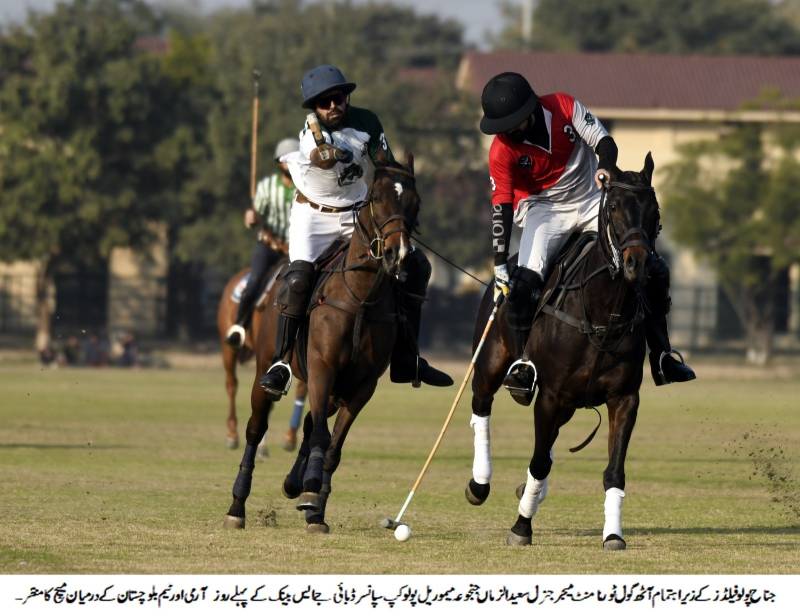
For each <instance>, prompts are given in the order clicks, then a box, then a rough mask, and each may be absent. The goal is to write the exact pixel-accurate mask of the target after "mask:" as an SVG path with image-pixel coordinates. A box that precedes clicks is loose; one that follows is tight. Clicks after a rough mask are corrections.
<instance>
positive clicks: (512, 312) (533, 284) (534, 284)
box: [506, 267, 544, 329]
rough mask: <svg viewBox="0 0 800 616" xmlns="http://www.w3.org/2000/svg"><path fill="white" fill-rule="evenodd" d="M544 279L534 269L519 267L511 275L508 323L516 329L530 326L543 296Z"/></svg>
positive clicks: (507, 313)
mask: <svg viewBox="0 0 800 616" xmlns="http://www.w3.org/2000/svg"><path fill="white" fill-rule="evenodd" d="M543 287H544V281H543V280H542V277H541V276H539V274H537V273H536V272H534V271H533V270H529V269H528V268H527V267H517V268H516V269H515V270H514V273H513V274H512V275H511V290H510V292H509V294H508V304H509V305H508V312H506V316H507V319H508V324H509V325H510V326H511V327H512V328H514V329H528V328H530V325H531V321H532V320H533V315H534V314H535V313H536V306H537V305H538V304H539V298H540V297H541V296H542V288H543Z"/></svg>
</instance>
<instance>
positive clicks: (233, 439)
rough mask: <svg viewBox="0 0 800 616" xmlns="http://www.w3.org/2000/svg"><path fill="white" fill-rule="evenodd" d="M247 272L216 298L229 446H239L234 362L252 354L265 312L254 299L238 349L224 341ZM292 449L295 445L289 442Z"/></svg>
mask: <svg viewBox="0 0 800 616" xmlns="http://www.w3.org/2000/svg"><path fill="white" fill-rule="evenodd" d="M285 262H286V260H285V259H283V260H281V261H279V262H278V263H277V265H275V267H274V268H273V271H270V273H269V275H268V279H269V280H270V281H271V280H272V277H273V272H275V273H276V270H277V269H279V268H280V267H281V266H282V265H283V264H284V263H285ZM249 272H250V268H249V267H247V268H245V269H243V270H241V271H240V272H238V273H236V274H234V276H232V277H231V279H230V280H228V282H227V284H226V285H225V288H224V289H223V290H222V297H220V298H219V304H218V306H217V333H218V335H219V343H220V348H221V349H222V365H223V367H224V368H225V391H226V392H227V394H228V417H227V419H226V427H227V429H228V433H227V435H226V437H225V444H226V446H227V447H228V449H237V448H238V447H239V431H238V420H237V418H236V391H237V389H238V388H239V380H238V379H237V378H236V365H237V364H243V363H245V362H246V361H248V360H249V359H250V358H251V357H253V340H255V339H256V338H257V336H258V328H259V325H260V324H261V315H262V314H263V312H264V305H265V303H266V302H265V301H259V302H257V304H256V306H255V308H254V309H253V318H252V320H251V321H250V327H248V328H247V335H246V337H245V341H244V344H243V345H242V346H241V347H240V348H239V349H234V348H233V347H232V346H231V345H229V344H227V343H226V342H225V336H226V335H227V331H228V328H230V326H231V325H233V323H234V322H235V321H236V310H237V308H238V303H237V302H236V301H234V299H233V295H234V290H235V289H236V287H237V285H239V284H240V283H241V282H242V281H243V278H244V277H245V276H246V275H247V274H248V273H249ZM305 396H306V384H305V382H303V381H302V380H299V379H298V381H297V385H296V397H297V398H299V399H303V398H305ZM292 449H294V446H293V445H292ZM265 451H266V450H264V449H262V450H261V451H260V455H263V454H264V453H265Z"/></svg>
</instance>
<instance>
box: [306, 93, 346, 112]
mask: <svg viewBox="0 0 800 616" xmlns="http://www.w3.org/2000/svg"><path fill="white" fill-rule="evenodd" d="M346 100H347V95H346V94H344V93H342V92H334V93H333V94H326V95H324V96H320V97H319V98H318V99H316V100H315V101H314V106H315V107H317V108H319V109H328V108H329V107H330V106H331V103H333V104H334V105H336V106H337V107H338V106H339V105H342V104H344V102H345V101H346Z"/></svg>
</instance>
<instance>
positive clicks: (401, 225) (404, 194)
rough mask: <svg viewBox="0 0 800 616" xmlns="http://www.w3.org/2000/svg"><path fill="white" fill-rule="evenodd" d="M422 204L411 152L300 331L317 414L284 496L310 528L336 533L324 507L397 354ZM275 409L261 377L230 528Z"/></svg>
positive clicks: (358, 219) (387, 173)
mask: <svg viewBox="0 0 800 616" xmlns="http://www.w3.org/2000/svg"><path fill="white" fill-rule="evenodd" d="M419 201H420V200H419V195H418V194H417V191H416V186H415V180H414V172H413V158H412V157H411V156H409V158H408V166H407V167H403V166H402V165H399V164H397V163H391V164H387V165H380V166H378V167H377V168H376V170H375V177H374V181H373V183H372V187H371V188H370V192H369V194H368V195H367V198H366V200H365V201H364V202H363V203H362V204H359V205H358V206H356V208H355V209H354V211H353V216H354V223H355V230H354V232H353V235H352V237H351V238H350V242H349V245H348V246H347V247H346V253H345V254H344V258H343V259H339V260H333V261H332V262H330V263H328V264H327V265H325V266H323V271H322V272H321V273H322V274H323V275H324V274H327V275H328V276H327V277H326V278H324V279H323V281H322V282H321V283H320V285H319V286H318V287H317V289H316V291H315V294H314V295H313V296H312V300H311V305H312V308H310V314H309V316H308V319H307V321H306V323H305V324H304V325H303V326H301V328H300V332H299V334H298V338H300V339H299V340H298V343H297V348H296V350H295V353H294V355H293V357H292V372H293V374H295V375H298V374H299V375H305V374H306V373H307V375H308V378H307V382H308V401H309V412H308V413H307V414H306V417H305V421H304V424H303V441H302V443H301V445H300V448H299V451H298V455H297V459H296V460H295V463H294V466H293V467H292V469H291V471H290V472H289V474H288V475H287V477H286V479H285V480H284V483H283V493H284V495H285V496H287V497H288V498H297V497H298V496H299V497H300V498H299V499H298V503H297V509H298V510H301V511H304V512H305V518H306V523H307V530H308V531H309V532H317V533H319V532H321V533H327V532H328V531H329V527H328V524H327V523H326V522H325V505H326V503H327V500H328V497H329V495H330V492H331V479H332V475H333V473H334V472H335V471H336V469H337V467H338V466H339V462H340V459H341V452H342V447H343V445H344V441H345V438H346V437H347V434H348V431H349V430H350V427H351V426H352V424H353V422H354V421H355V419H356V417H357V416H358V414H359V412H360V411H361V409H362V408H363V407H364V406H365V405H366V404H367V402H368V401H369V400H370V398H371V397H372V394H373V393H374V392H375V388H376V386H377V384H378V379H379V378H380V376H381V375H382V374H383V372H384V371H385V370H386V368H387V367H388V366H389V362H390V360H391V356H392V350H393V348H394V344H395V337H396V336H397V331H398V322H399V318H398V306H397V304H398V300H397V295H396V294H397V293H398V292H399V291H398V289H397V283H396V280H395V277H396V276H397V275H398V274H399V273H400V265H401V261H402V260H403V258H404V257H405V255H406V254H407V253H408V252H409V250H410V241H409V236H410V233H411V229H413V228H414V226H415V225H416V218H417V214H418V212H419ZM281 286H282V285H281ZM277 287H278V285H276V288H273V289H272V291H271V292H270V294H269V297H268V301H267V310H266V311H265V312H264V315H263V318H262V320H261V326H260V327H259V331H258V339H257V345H256V352H257V359H258V370H257V375H261V374H262V373H263V372H264V371H265V370H266V369H267V368H268V367H269V366H270V363H271V358H272V356H273V352H274V346H275V337H276V336H275V330H276V326H277V319H278V309H277V306H275V296H276V293H280V290H279V289H278V288H277ZM306 335H307V341H308V342H307V346H306V343H305V337H306ZM304 347H305V348H304ZM301 357H303V358H307V359H306V361H305V362H303V361H301ZM272 405H273V403H272V401H271V400H270V399H269V398H268V397H267V394H266V392H265V391H264V390H263V389H262V388H261V385H260V383H259V378H258V376H257V377H256V379H255V380H254V382H253V388H252V394H251V408H252V414H251V415H250V420H249V421H248V423H247V431H246V437H247V445H246V446H245V451H244V455H243V456H242V462H241V464H240V466H239V473H238V475H237V477H236V481H235V483H234V485H233V502H232V503H231V506H230V508H229V509H228V514H227V515H226V516H225V526H226V527H227V528H244V525H245V501H246V500H247V497H248V496H249V495H250V488H251V484H252V477H253V468H254V466H255V464H254V460H255V453H256V445H257V444H258V443H259V442H260V441H261V439H262V437H263V436H264V434H265V433H266V431H267V427H268V420H269V414H270V411H271V410H272ZM333 414H336V422H335V425H334V427H333V433H332V434H331V431H330V430H329V428H328V417H330V416H332V415H333Z"/></svg>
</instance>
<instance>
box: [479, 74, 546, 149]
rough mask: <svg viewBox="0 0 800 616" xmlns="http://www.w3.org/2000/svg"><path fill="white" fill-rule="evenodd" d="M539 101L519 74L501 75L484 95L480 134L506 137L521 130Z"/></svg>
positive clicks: (489, 83)
mask: <svg viewBox="0 0 800 616" xmlns="http://www.w3.org/2000/svg"><path fill="white" fill-rule="evenodd" d="M538 104H539V97H538V96H536V92H534V91H533V88H531V84H529V83H528V80H527V79H525V77H523V76H522V75H520V74H519V73H500V74H499V75H495V76H494V77H492V78H491V79H490V80H489V82H488V83H487V84H486V86H485V87H484V88H483V94H481V107H483V118H481V132H483V133H485V134H487V135H496V134H497V133H505V132H508V131H510V130H513V129H514V128H516V127H517V126H519V125H520V124H521V123H522V121H523V120H524V119H525V118H527V117H528V116H529V115H531V114H532V113H533V111H534V110H535V109H536V105H538Z"/></svg>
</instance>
